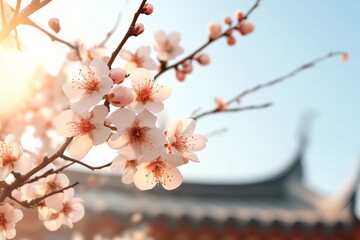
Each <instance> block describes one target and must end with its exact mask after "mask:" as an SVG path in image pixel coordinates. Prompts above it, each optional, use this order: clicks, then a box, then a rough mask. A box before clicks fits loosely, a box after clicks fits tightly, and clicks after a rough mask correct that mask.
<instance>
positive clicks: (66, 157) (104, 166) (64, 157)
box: [60, 155, 112, 171]
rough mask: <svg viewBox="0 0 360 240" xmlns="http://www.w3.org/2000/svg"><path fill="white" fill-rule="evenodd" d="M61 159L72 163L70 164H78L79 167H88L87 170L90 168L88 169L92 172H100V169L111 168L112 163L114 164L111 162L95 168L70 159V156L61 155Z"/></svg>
mask: <svg viewBox="0 0 360 240" xmlns="http://www.w3.org/2000/svg"><path fill="white" fill-rule="evenodd" d="M60 158H62V159H64V160H66V161H70V162H72V163H77V164H79V165H82V166H84V167H86V168H88V169H90V170H92V171H95V170H100V169H103V168H106V167H110V166H111V163H112V162H109V163H107V164H104V165H101V166H97V167H94V166H91V165H88V164H86V163H84V162H82V161H79V160H76V159H73V158H71V157H68V156H65V155H61V156H60Z"/></svg>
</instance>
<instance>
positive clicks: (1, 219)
mask: <svg viewBox="0 0 360 240" xmlns="http://www.w3.org/2000/svg"><path fill="white" fill-rule="evenodd" d="M22 218H23V213H22V211H21V210H19V209H15V208H14V207H13V206H11V205H10V204H9V203H3V204H1V205H0V235H1V237H2V238H1V239H6V238H8V239H12V238H14V237H15V235H16V229H15V224H16V223H17V222H19V221H20V220H21V219H22Z"/></svg>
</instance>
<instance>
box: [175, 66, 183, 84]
mask: <svg viewBox="0 0 360 240" xmlns="http://www.w3.org/2000/svg"><path fill="white" fill-rule="evenodd" d="M175 77H176V79H177V80H179V81H180V82H183V81H185V78H186V74H185V73H184V72H183V71H180V70H177V69H176V70H175Z"/></svg>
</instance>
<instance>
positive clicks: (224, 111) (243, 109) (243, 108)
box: [192, 103, 273, 120]
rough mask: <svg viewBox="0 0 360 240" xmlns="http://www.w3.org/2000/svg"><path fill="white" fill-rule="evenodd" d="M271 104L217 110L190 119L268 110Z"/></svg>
mask: <svg viewBox="0 0 360 240" xmlns="http://www.w3.org/2000/svg"><path fill="white" fill-rule="evenodd" d="M272 105H273V104H272V103H265V104H262V105H252V106H247V107H239V108H227V109H224V110H218V109H217V108H216V109H214V110H210V111H207V112H203V113H200V114H199V115H197V116H195V117H192V119H194V120H198V119H199V118H202V117H205V116H207V115H211V114H216V113H227V112H242V111H247V110H256V109H263V108H268V107H270V106H272Z"/></svg>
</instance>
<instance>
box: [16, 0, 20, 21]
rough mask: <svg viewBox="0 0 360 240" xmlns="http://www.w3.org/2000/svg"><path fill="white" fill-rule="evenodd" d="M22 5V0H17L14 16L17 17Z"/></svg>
mask: <svg viewBox="0 0 360 240" xmlns="http://www.w3.org/2000/svg"><path fill="white" fill-rule="evenodd" d="M20 7H21V0H17V1H16V7H15V10H14V17H17V16H18V14H19V11H20Z"/></svg>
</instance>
